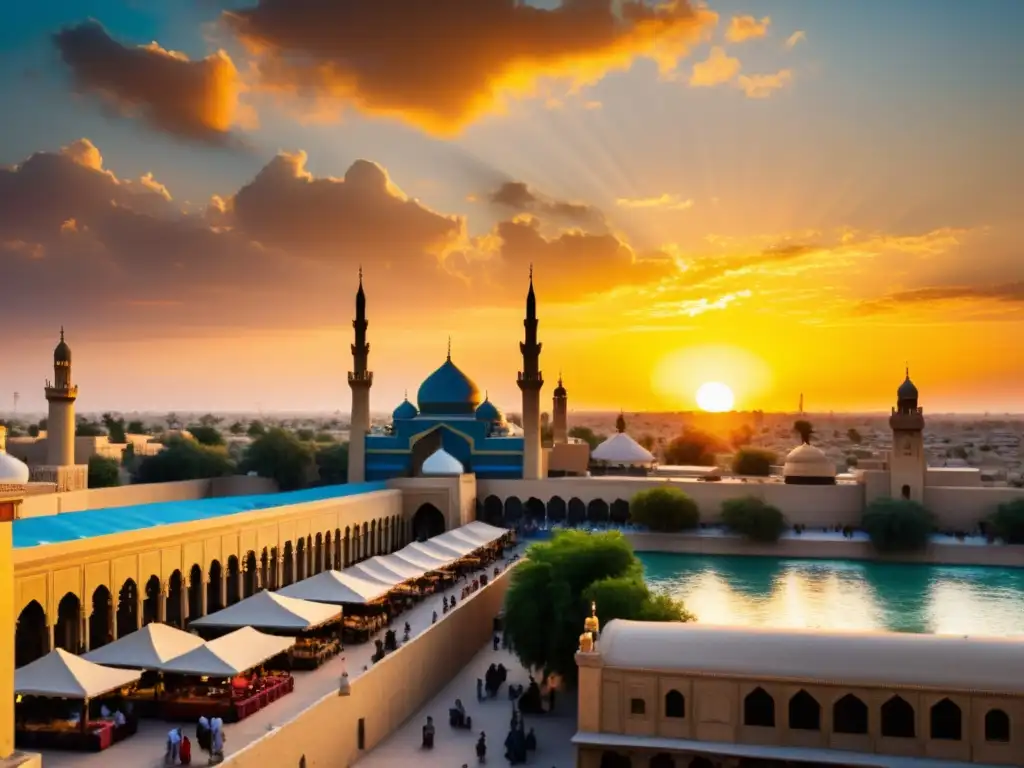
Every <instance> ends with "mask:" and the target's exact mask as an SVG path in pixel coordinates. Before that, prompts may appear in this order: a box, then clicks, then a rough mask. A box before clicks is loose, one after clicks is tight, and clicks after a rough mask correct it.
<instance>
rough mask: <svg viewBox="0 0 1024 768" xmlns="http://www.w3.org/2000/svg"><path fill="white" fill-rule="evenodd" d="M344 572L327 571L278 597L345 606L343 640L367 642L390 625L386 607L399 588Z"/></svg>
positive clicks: (347, 570) (285, 590)
mask: <svg viewBox="0 0 1024 768" xmlns="http://www.w3.org/2000/svg"><path fill="white" fill-rule="evenodd" d="M351 570H352V569H351V568H346V569H345V570H344V571H324V572H323V573H318V574H317V575H316V576H311V577H310V578H308V579H303V580H302V581H297V582H295V583H294V584H290V585H288V586H287V587H284V588H282V589H280V590H278V592H277V594H279V595H286V596H287V597H296V598H300V599H302V600H311V601H313V602H317V603H329V604H331V605H342V606H344V607H345V615H344V620H343V624H342V639H343V640H344V641H345V642H346V643H365V642H368V641H369V639H370V636H371V635H372V634H373V633H374V632H377V631H378V630H380V629H381V628H382V627H383V626H384V625H385V624H387V619H388V614H387V613H386V604H387V598H388V595H389V593H391V592H392V591H393V590H394V589H395V587H394V585H390V586H389V585H387V584H384V583H383V582H380V581H376V580H371V579H368V578H362V577H359V576H357V575H354V574H352V573H351V572H350V571H351Z"/></svg>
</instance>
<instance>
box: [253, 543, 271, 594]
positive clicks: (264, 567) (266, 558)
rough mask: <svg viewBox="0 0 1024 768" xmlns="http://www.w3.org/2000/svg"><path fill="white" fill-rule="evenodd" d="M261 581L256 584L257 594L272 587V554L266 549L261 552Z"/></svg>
mask: <svg viewBox="0 0 1024 768" xmlns="http://www.w3.org/2000/svg"><path fill="white" fill-rule="evenodd" d="M258 567H259V576H260V578H259V581H257V582H256V592H262V591H263V590H264V589H267V588H268V587H269V585H270V552H269V551H268V550H267V548H266V547H264V548H263V549H262V550H260V563H259V566H258Z"/></svg>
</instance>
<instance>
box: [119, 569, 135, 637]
mask: <svg viewBox="0 0 1024 768" xmlns="http://www.w3.org/2000/svg"><path fill="white" fill-rule="evenodd" d="M139 619H140V616H139V586H138V585H137V584H136V583H135V579H125V581H124V584H122V585H121V589H120V590H118V593H117V636H118V637H124V636H125V635H130V634H131V633H132V632H135V631H137V630H138V629H139Z"/></svg>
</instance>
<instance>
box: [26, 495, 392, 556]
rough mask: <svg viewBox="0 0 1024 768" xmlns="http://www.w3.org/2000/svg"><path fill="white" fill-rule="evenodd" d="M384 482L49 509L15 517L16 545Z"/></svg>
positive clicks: (253, 508) (256, 507)
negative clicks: (64, 511)
mask: <svg viewBox="0 0 1024 768" xmlns="http://www.w3.org/2000/svg"><path fill="white" fill-rule="evenodd" d="M385 488H386V485H385V484H384V483H382V482H378V483H353V484H351V485H328V486H323V487H321V488H307V489H305V490H302V491H288V492H285V493H262V494H255V495H252V496H224V497H222V498H216V499H198V500H193V501H163V502H158V503H155V504H136V505H134V506H128V507H117V508H116V509H105V508H101V509H88V510H85V511H82V512H69V513H67V514H63V515H48V516H45V517H31V518H26V519H24V520H15V521H14V523H13V535H14V548H15V549H24V548H27V547H38V546H41V545H43V544H60V543H64V542H68V541H78V540H80V539H91V538H93V537H96V536H109V535H111V534H116V533H128V532H130V531H139V530H143V529H145V528H156V527H157V526H160V525H173V524H175V523H192V522H195V521H197V520H210V519H213V518H218V517H225V516H227V515H237V514H240V513H242V512H257V511H261V510H265V509H274V508H275V507H285V506H290V505H292V504H305V503H308V502H313V501H325V500H328V499H338V498H342V497H344V496H357V495H359V494H362V493H371V492H373V491H383V490H385Z"/></svg>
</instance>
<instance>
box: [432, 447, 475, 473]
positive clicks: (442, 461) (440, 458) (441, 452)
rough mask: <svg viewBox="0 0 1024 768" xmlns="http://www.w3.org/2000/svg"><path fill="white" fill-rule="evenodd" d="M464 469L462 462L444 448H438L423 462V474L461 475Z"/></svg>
mask: <svg viewBox="0 0 1024 768" xmlns="http://www.w3.org/2000/svg"><path fill="white" fill-rule="evenodd" d="M465 471H466V468H465V467H463V466H462V462H461V461H459V460H458V459H456V458H455V457H454V456H452V455H451V454H450V453H448V451H446V450H445V449H444V448H438V449H437V450H436V451H434V452H433V453H432V454H430V455H429V456H428V457H427V458H426V459H425V460H424V462H423V474H424V475H461V474H463V473H464V472H465Z"/></svg>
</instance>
